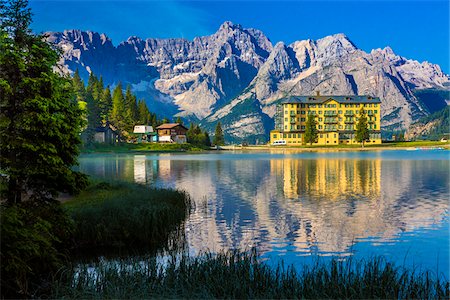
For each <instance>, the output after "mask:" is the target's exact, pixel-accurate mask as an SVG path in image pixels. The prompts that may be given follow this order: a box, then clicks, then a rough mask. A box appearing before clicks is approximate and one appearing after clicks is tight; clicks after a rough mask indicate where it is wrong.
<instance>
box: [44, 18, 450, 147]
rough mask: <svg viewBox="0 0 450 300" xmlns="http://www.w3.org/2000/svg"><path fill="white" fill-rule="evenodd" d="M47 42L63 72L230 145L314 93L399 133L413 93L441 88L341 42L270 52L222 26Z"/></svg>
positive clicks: (336, 38) (416, 107)
mask: <svg viewBox="0 0 450 300" xmlns="http://www.w3.org/2000/svg"><path fill="white" fill-rule="evenodd" d="M48 40H49V41H51V42H52V43H54V44H56V45H58V46H59V47H61V49H62V50H63V53H64V55H63V60H62V61H61V65H62V66H63V70H64V71H65V72H69V73H70V72H73V71H74V70H76V69H79V71H80V74H81V76H82V77H83V78H84V79H87V77H88V75H89V73H90V72H92V71H93V72H94V73H96V74H98V75H102V76H103V78H104V80H105V82H106V83H108V84H111V85H115V84H117V83H118V82H119V81H122V83H124V84H131V85H132V88H133V90H134V91H135V92H136V93H137V94H138V96H139V97H142V98H145V99H146V100H147V102H148V105H149V107H150V108H151V109H153V110H154V111H157V112H158V113H162V114H164V115H172V114H176V115H178V116H182V117H185V118H187V119H190V120H200V121H201V122H202V124H203V125H204V126H205V127H207V128H210V129H211V131H212V129H213V127H214V124H215V123H216V122H217V121H218V120H221V121H222V124H223V128H224V130H225V134H227V135H228V136H229V137H232V138H233V139H235V140H243V139H248V138H249V137H252V136H253V137H254V136H258V138H259V139H261V138H262V136H264V135H266V134H267V133H268V131H270V129H272V126H273V120H272V117H273V115H274V112H275V105H276V103H277V102H278V100H279V99H280V98H282V97H285V96H287V95H308V94H312V93H315V92H316V91H320V92H321V94H335V95H336V94H339V95H343V94H348V95H357V94H368V95H373V96H377V97H380V98H381V99H382V108H381V113H382V117H383V119H382V126H383V127H384V128H387V129H398V128H406V127H408V126H409V124H411V123H412V122H413V121H414V120H417V119H418V118H419V117H421V116H423V115H426V114H428V111H427V110H426V108H425V107H424V106H423V105H422V104H421V103H420V101H418V99H417V98H416V97H415V96H414V94H413V91H414V89H424V88H445V87H446V86H448V85H449V84H450V80H449V76H448V75H446V74H444V73H443V72H442V71H441V69H440V68H439V66H438V65H434V64H431V63H428V62H423V63H419V62H417V61H414V60H408V59H406V58H404V57H401V56H398V55H396V54H394V52H393V51H392V49H390V48H389V47H387V48H384V49H376V50H372V51H371V52H370V53H366V52H364V51H362V50H360V49H358V48H357V47H356V46H355V45H354V44H353V43H352V42H351V41H350V40H349V39H348V38H347V37H346V36H345V35H343V34H336V35H332V36H327V37H325V38H323V39H319V40H317V41H313V40H303V41H297V42H294V43H292V44H291V45H285V44H284V43H282V42H280V43H277V44H276V45H275V46H274V47H273V46H272V43H271V42H270V40H269V39H268V38H267V37H266V36H265V35H264V34H263V33H262V32H261V31H259V30H256V29H245V28H243V27H242V26H240V25H236V24H232V23H231V22H225V23H223V24H222V25H221V26H220V28H219V30H218V31H217V32H216V33H214V34H212V35H210V36H204V37H198V38H195V39H194V40H193V41H188V40H185V39H146V40H143V39H140V38H138V37H130V38H129V39H128V40H127V41H124V42H122V43H120V44H119V45H118V46H117V47H114V46H113V44H112V42H111V40H110V39H108V38H107V37H106V36H105V35H104V34H98V33H94V32H89V31H88V32H82V31H77V30H70V31H64V32H62V33H49V36H48ZM239 128H242V130H240V129H239ZM259 136H261V137H259ZM250 140H251V138H250Z"/></svg>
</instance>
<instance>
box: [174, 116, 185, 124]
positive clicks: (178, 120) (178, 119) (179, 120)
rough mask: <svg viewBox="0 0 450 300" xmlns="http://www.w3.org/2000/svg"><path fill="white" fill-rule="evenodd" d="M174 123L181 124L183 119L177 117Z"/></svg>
mask: <svg viewBox="0 0 450 300" xmlns="http://www.w3.org/2000/svg"><path fill="white" fill-rule="evenodd" d="M175 123H178V124H181V125H183V121H181V118H180V117H177V120H176V121H175Z"/></svg>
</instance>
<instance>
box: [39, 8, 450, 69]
mask: <svg viewBox="0 0 450 300" xmlns="http://www.w3.org/2000/svg"><path fill="white" fill-rule="evenodd" d="M30 6H31V8H32V10H33V13H34V22H33V24H32V27H33V29H34V30H35V31H36V32H43V31H62V30H64V29H83V30H93V31H98V32H102V33H106V34H107V35H108V36H109V37H110V38H111V39H112V40H113V43H114V44H118V43H120V42H121V41H123V40H126V39H127V38H128V37H129V36H132V35H136V36H139V37H141V38H148V37H155V38H169V37H183V38H186V39H193V38H194V37H196V36H202V35H209V34H212V33H214V32H215V31H216V30H217V29H218V27H219V26H220V24H222V23H223V22H224V21H232V22H233V23H239V24H242V25H243V26H244V27H253V28H257V29H260V30H262V31H263V32H264V33H265V34H266V36H267V37H268V38H269V39H270V40H271V41H272V43H273V44H275V43H276V42H278V41H284V42H286V43H288V44H289V43H291V42H293V41H295V40H302V39H307V38H310V39H318V38H322V37H324V36H326V35H330V34H335V33H345V34H346V35H347V36H348V37H349V38H350V39H351V40H352V41H353V43H355V44H356V46H358V47H359V48H361V49H363V50H365V51H370V50H371V49H375V48H384V47H385V46H388V45H389V46H390V47H391V48H392V49H393V50H394V52H396V53H397V54H399V55H402V56H405V57H407V58H413V59H416V60H419V61H424V60H427V61H430V62H432V63H436V64H439V65H440V66H441V68H442V69H443V70H444V71H445V72H446V73H447V74H448V73H449V69H450V68H449V67H450V66H449V60H450V49H449V1H448V0H442V1H440V0H431V1H406V0H395V1H385V0H373V1H369V0H363V1H337V0H334V1H333V0H328V1H267V0H266V1H257V0H252V1H233V0H228V1H187V0H182V1H172V0H169V1H154V0H140V1H136V0H132V1H117V0H116V1H106V0H96V1H88V0H81V1H65V0H59V1H58V0H54V1H44V0H30Z"/></svg>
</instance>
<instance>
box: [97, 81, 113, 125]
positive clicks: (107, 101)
mask: <svg viewBox="0 0 450 300" xmlns="http://www.w3.org/2000/svg"><path fill="white" fill-rule="evenodd" d="M111 109H112V97H111V90H110V89H109V86H107V87H106V88H105V89H104V90H103V92H102V96H101V97H100V101H99V111H100V117H101V119H102V121H103V122H106V121H108V120H109V118H110V113H111Z"/></svg>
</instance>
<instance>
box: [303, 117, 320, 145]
mask: <svg viewBox="0 0 450 300" xmlns="http://www.w3.org/2000/svg"><path fill="white" fill-rule="evenodd" d="M318 133H319V132H318V130H317V122H316V119H315V116H314V115H312V114H310V115H308V118H307V119H306V124H305V142H306V143H309V144H310V145H312V143H315V142H316V141H317V136H318Z"/></svg>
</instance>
